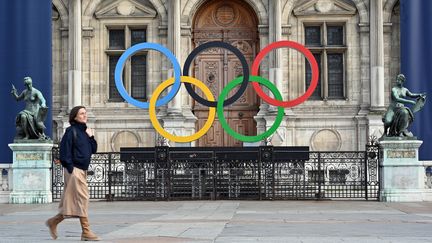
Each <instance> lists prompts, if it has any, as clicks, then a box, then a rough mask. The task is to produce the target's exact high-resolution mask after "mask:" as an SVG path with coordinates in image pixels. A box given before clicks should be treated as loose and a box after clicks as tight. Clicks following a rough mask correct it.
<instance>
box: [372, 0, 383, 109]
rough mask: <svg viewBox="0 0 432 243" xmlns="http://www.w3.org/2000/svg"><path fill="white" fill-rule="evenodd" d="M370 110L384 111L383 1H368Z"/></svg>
mask: <svg viewBox="0 0 432 243" xmlns="http://www.w3.org/2000/svg"><path fill="white" fill-rule="evenodd" d="M370 4H371V12H370V69H371V108H372V109H373V110H378V111H379V110H384V96H385V95H384V27H383V24H384V23H383V1H382V0H374V1H370Z"/></svg>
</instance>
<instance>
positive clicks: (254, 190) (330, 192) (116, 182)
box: [53, 144, 379, 200]
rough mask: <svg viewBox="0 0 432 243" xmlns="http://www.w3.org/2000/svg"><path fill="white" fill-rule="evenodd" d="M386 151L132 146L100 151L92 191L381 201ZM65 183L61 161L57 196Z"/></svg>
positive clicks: (56, 168) (98, 195)
mask: <svg viewBox="0 0 432 243" xmlns="http://www.w3.org/2000/svg"><path fill="white" fill-rule="evenodd" d="M57 152H58V151H57V150H53V153H57ZM53 157H54V158H55V157H56V156H53ZM378 157H379V150H378V146H377V145H376V144H370V145H367V146H366V151H352V152H309V151H308V148H307V147H306V149H305V147H294V148H293V147H272V146H263V147H243V148H202V147H200V148H178V147H171V148H170V147H152V148H139V149H135V150H132V151H131V150H130V149H129V150H127V149H125V150H124V151H122V152H121V153H98V154H95V155H93V157H92V162H91V165H90V168H89V172H88V185H89V188H90V198H92V199H106V200H180V199H189V200H190V199H263V200H264V199H267V200H268V199H363V200H364V199H366V200H377V199H378V192H379V177H378V176H379V175H378V161H379V160H378ZM62 190H63V170H62V168H61V166H60V165H56V164H53V199H54V200H58V199H60V197H61V193H62Z"/></svg>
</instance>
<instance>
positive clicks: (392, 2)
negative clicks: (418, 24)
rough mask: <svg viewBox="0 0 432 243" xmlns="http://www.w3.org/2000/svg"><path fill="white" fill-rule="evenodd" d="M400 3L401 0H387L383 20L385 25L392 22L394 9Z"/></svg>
mask: <svg viewBox="0 0 432 243" xmlns="http://www.w3.org/2000/svg"><path fill="white" fill-rule="evenodd" d="M398 3H399V0H387V1H386V2H385V4H384V7H383V15H384V16H383V19H384V23H386V22H387V23H388V22H391V18H392V15H393V9H394V8H395V6H396V5H397V4H398Z"/></svg>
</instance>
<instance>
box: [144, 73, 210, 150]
mask: <svg viewBox="0 0 432 243" xmlns="http://www.w3.org/2000/svg"><path fill="white" fill-rule="evenodd" d="M180 80H181V82H182V83H184V82H186V83H190V84H193V85H195V86H196V87H198V88H199V89H201V90H202V92H203V93H204V95H205V96H206V97H207V99H208V100H209V101H214V100H215V99H214V97H213V94H212V93H211V91H210V89H209V88H208V87H207V86H206V85H205V84H204V83H203V82H201V81H200V80H198V79H196V78H192V77H189V76H181V77H180ZM173 84H174V78H170V79H167V80H165V81H164V82H163V83H161V84H160V85H159V86H157V87H156V89H155V91H154V92H153V94H152V97H151V98H150V102H149V115H150V121H151V123H152V125H153V127H154V129H155V130H156V131H157V132H158V133H159V134H160V135H162V136H163V137H164V138H166V139H168V140H170V141H174V142H179V143H187V142H191V141H194V140H197V139H199V138H200V137H202V136H204V134H206V133H207V131H208V130H209V129H210V127H211V126H212V124H213V121H214V119H215V116H216V107H209V108H210V109H209V116H208V119H207V121H206V122H205V124H204V126H203V127H202V128H201V129H200V130H199V131H198V132H196V133H195V134H192V135H190V136H184V137H183V136H175V135H172V134H170V133H168V132H167V131H166V130H165V129H164V128H163V127H162V126H161V125H160V123H159V121H158V119H157V117H156V101H157V99H158V97H159V95H160V94H161V93H162V92H163V91H164V90H165V89H166V88H168V87H169V86H171V85H173Z"/></svg>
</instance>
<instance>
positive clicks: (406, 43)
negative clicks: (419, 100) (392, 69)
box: [400, 0, 432, 160]
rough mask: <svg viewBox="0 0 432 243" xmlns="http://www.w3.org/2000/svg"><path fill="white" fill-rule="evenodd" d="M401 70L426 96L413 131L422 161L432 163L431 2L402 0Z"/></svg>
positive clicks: (410, 84) (414, 88) (409, 85)
mask: <svg viewBox="0 0 432 243" xmlns="http://www.w3.org/2000/svg"><path fill="white" fill-rule="evenodd" d="M400 10H401V11H400V13H401V16H400V17H401V19H400V22H401V34H400V36H401V69H402V73H403V74H405V76H406V78H407V81H406V83H405V85H406V87H407V88H408V89H409V90H410V91H411V92H412V93H422V92H426V93H427V98H426V104H425V106H424V107H423V109H422V110H421V111H419V112H418V113H415V120H414V124H413V126H412V127H411V131H412V132H413V133H414V135H415V136H417V137H418V138H419V139H420V140H423V145H422V146H421V147H420V154H419V156H420V159H421V160H432V102H431V99H432V85H431V84H432V1H431V0H401V8H400Z"/></svg>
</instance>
